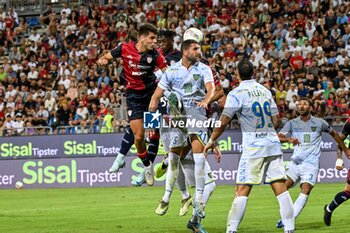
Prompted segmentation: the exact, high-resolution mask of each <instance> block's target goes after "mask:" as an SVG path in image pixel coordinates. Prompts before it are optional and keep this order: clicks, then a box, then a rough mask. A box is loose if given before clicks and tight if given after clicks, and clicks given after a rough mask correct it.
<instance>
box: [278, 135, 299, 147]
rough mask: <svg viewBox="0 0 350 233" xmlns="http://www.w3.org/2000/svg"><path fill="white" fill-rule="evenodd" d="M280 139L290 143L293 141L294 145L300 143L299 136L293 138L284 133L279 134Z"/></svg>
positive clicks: (282, 141)
mask: <svg viewBox="0 0 350 233" xmlns="http://www.w3.org/2000/svg"><path fill="white" fill-rule="evenodd" d="M278 139H279V140H280V142H281V143H284V142H289V143H292V144H293V145H294V146H295V145H299V144H300V142H299V140H298V139H297V138H292V137H290V138H288V137H286V135H284V134H283V133H279V134H278Z"/></svg>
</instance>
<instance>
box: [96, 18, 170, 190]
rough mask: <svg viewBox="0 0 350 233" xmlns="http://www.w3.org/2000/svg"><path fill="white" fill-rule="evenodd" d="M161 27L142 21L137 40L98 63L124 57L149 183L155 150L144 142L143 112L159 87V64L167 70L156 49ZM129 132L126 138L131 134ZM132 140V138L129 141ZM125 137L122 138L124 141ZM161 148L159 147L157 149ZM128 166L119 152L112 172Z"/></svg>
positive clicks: (140, 152) (137, 137)
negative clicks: (151, 150) (152, 151)
mask: <svg viewBox="0 0 350 233" xmlns="http://www.w3.org/2000/svg"><path fill="white" fill-rule="evenodd" d="M157 35H158V30H157V28H156V27H155V26H153V25H152V24H143V25H141V27H140V29H139V40H138V41H137V43H134V42H129V43H122V44H120V45H118V46H117V47H116V48H114V49H113V50H111V51H110V52H108V53H106V54H104V55H102V56H101V57H100V58H99V60H98V63H99V64H100V65H106V64H107V63H108V60H111V59H113V58H118V57H121V58H122V60H123V68H124V72H125V79H126V101H127V106H128V117H129V121H130V128H131V130H132V133H133V135H134V144H135V146H136V149H137V154H138V157H139V158H140V159H141V161H142V163H143V165H144V166H145V170H144V173H143V174H144V176H145V180H146V182H147V184H148V185H153V183H154V176H153V162H154V159H155V156H156V153H149V151H147V148H146V144H145V141H144V135H145V130H144V128H143V113H144V112H145V111H147V110H148V105H149V102H150V100H151V96H152V94H153V92H154V90H155V88H156V86H157V84H156V76H155V74H154V71H155V69H156V67H158V68H159V69H161V70H165V68H166V66H167V64H166V61H165V58H164V57H163V55H162V53H161V52H160V51H158V50H157V49H155V47H156V43H157ZM129 133H130V132H127V133H126V135H125V136H124V137H128V134H129ZM151 140H155V141H158V140H159V135H157V134H153V138H151ZM128 141H129V143H130V141H131V140H128ZM123 143H124V140H123V141H122V144H123ZM157 150H158V148H157V149H156V151H157ZM123 166H125V161H124V154H122V153H119V154H118V156H117V158H116V160H115V162H114V163H113V166H112V168H111V169H110V171H118V170H119V168H120V167H123Z"/></svg>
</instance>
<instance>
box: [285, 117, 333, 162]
mask: <svg viewBox="0 0 350 233" xmlns="http://www.w3.org/2000/svg"><path fill="white" fill-rule="evenodd" d="M331 131H332V127H331V126H330V125H329V124H328V123H327V122H326V121H325V120H323V119H321V118H318V117H314V116H311V118H310V120H308V121H306V122H305V121H303V120H301V119H300V117H297V118H295V119H292V120H289V121H287V122H286V124H285V125H284V126H283V128H282V130H281V131H280V133H282V134H284V135H287V134H288V133H291V136H292V137H294V138H297V139H298V140H299V142H300V145H296V146H295V147H294V152H293V156H292V161H294V162H295V163H296V164H300V163H302V162H303V163H308V164H311V165H314V166H316V167H319V163H320V155H321V142H322V132H327V133H329V132H331Z"/></svg>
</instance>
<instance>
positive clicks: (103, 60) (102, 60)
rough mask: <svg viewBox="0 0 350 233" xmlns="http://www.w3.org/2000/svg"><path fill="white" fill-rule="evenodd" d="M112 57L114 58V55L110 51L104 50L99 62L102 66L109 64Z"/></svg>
mask: <svg viewBox="0 0 350 233" xmlns="http://www.w3.org/2000/svg"><path fill="white" fill-rule="evenodd" d="M112 58H113V56H112V54H111V52H110V51H104V52H103V53H102V55H101V56H100V57H99V59H98V61H97V63H98V64H99V65H100V66H103V65H107V64H108V60H111V59H112Z"/></svg>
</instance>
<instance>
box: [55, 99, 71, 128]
mask: <svg viewBox="0 0 350 233" xmlns="http://www.w3.org/2000/svg"><path fill="white" fill-rule="evenodd" d="M55 117H56V121H55V122H54V123H53V124H52V130H53V131H56V130H57V127H59V126H60V127H67V126H69V121H70V120H71V119H72V112H71V111H70V109H69V108H68V104H67V103H63V104H62V107H61V108H59V109H58V110H57V112H56V116H55Z"/></svg>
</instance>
